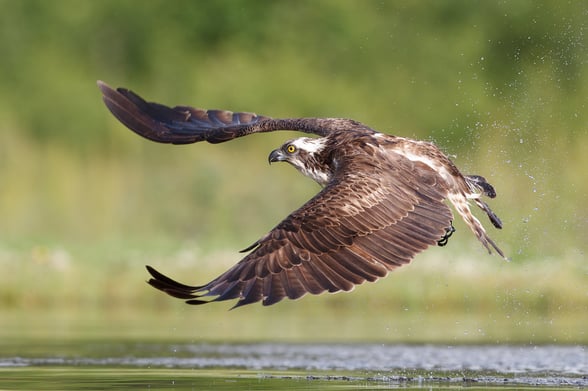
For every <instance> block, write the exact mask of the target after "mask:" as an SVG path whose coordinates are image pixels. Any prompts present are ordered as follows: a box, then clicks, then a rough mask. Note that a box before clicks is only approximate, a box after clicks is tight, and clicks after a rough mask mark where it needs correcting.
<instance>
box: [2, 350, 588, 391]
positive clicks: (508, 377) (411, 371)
mask: <svg viewBox="0 0 588 391" xmlns="http://www.w3.org/2000/svg"><path fill="white" fill-rule="evenodd" d="M0 346H1V347H2V351H1V352H0V388H2V389H29V388H34V389H80V388H84V389H100V388H107V387H119V388H139V389H146V388H149V389H165V388H176V389H179V388H181V389H184V388H186V389H199V390H201V389H212V388H214V389H299V388H304V389H314V388H324V387H328V388H331V389H337V388H339V387H345V388H349V387H353V386H357V387H360V388H362V389H369V388H380V387H384V388H388V387H392V386H395V387H398V386H402V387H403V388H410V387H425V386H426V387H427V388H432V387H448V386H450V385H453V386H455V385H468V386H470V387H471V386H472V385H477V386H481V385H484V387H497V386H501V388H502V387H504V386H512V387H514V386H531V385H543V386H554V387H558V388H562V387H563V388H566V387H586V386H588V352H587V349H586V347H582V346H533V347H526V346H437V345H385V344H283V343H281V344H278V343H258V344H212V343H199V344H193V343H162V342H160V343H141V342H116V341H91V340H90V341H87V340H79V341H68V342H56V341H54V340H53V341H35V343H33V344H31V341H28V342H27V344H26V346H24V345H23V344H19V343H18V342H14V341H13V342H8V341H5V342H2V343H0Z"/></svg>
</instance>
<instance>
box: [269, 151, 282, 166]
mask: <svg viewBox="0 0 588 391" xmlns="http://www.w3.org/2000/svg"><path fill="white" fill-rule="evenodd" d="M267 160H268V161H269V163H270V164H272V163H274V162H281V161H282V160H284V153H283V152H282V150H281V149H274V150H273V151H272V153H270V154H269V156H268V158H267Z"/></svg>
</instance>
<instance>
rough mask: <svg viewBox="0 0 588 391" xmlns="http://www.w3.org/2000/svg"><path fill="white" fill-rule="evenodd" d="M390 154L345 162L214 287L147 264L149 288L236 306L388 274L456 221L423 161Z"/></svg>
mask: <svg viewBox="0 0 588 391" xmlns="http://www.w3.org/2000/svg"><path fill="white" fill-rule="evenodd" d="M390 155H391V154H384V155H382V156H376V157H374V156H369V157H368V156H366V157H365V159H362V158H361V157H358V156H355V157H354V158H353V159H352V160H350V161H349V162H345V163H342V165H341V166H342V167H341V168H340V169H339V170H338V172H337V173H336V174H335V178H334V180H333V181H332V182H331V183H330V184H329V185H327V187H325V188H324V189H323V190H322V191H321V192H320V193H319V194H317V195H316V196H315V197H314V198H312V199H311V200H310V201H308V202H307V203H306V204H305V205H304V206H302V207H301V208H300V209H298V210H296V211H295V212H293V213H292V214H291V215H290V216H288V217H287V218H286V219H285V220H284V221H282V222H281V223H280V224H279V225H278V226H277V227H276V228H274V229H273V230H272V231H270V232H269V233H268V234H267V235H266V236H264V237H263V238H262V239H260V240H259V241H258V242H256V243H255V244H254V245H253V246H251V247H250V248H249V249H247V251H249V250H251V249H252V251H251V252H250V253H249V254H248V255H247V256H246V257H245V258H243V259H242V260H241V261H240V262H239V263H237V264H236V265H235V266H233V267H232V268H231V269H229V270H228V271H227V272H225V273H223V274H222V275H220V276H219V277H217V278H215V279H214V280H212V281H210V282H209V283H207V284H205V285H202V286H188V285H184V284H180V283H178V282H176V281H174V280H172V279H170V278H168V277H166V276H164V275H162V274H161V273H159V272H157V271H156V270H154V269H153V268H151V267H149V266H148V267H147V269H148V270H149V272H150V273H151V275H152V276H153V278H152V279H151V280H149V283H150V284H151V285H152V286H154V287H155V288H157V289H159V290H162V291H164V292H166V293H168V294H169V295H171V296H174V297H178V298H181V299H186V300H187V303H189V304H203V303H208V302H210V301H222V300H230V299H239V301H238V302H237V304H236V305H235V307H238V306H242V305H245V304H250V303H254V302H257V301H262V303H263V304H264V305H271V304H274V303H277V302H279V301H280V300H282V299H284V298H289V299H297V298H299V297H301V296H303V295H304V294H306V293H312V294H319V293H322V292H325V291H328V292H337V291H341V290H343V291H349V290H351V289H353V287H354V286H355V285H357V284H361V283H363V282H364V281H375V280H377V279H378V278H381V277H384V276H386V275H387V273H388V272H389V271H391V270H393V269H395V268H397V267H399V266H402V265H403V264H406V263H408V262H410V261H411V259H412V258H413V257H414V256H415V255H416V254H417V253H419V252H420V251H422V250H424V249H425V248H427V247H428V246H430V245H435V244H436V243H437V241H439V240H440V239H441V238H442V237H443V236H444V235H445V233H446V232H447V231H446V230H447V229H448V228H449V227H451V220H452V214H451V211H450V210H449V208H448V206H447V205H446V204H445V202H444V199H445V197H446V195H447V189H446V187H445V185H444V183H445V182H443V181H442V180H441V179H440V178H439V177H438V175H437V174H436V173H435V172H434V171H433V170H432V169H431V168H430V167H428V166H426V165H425V164H423V163H420V162H412V161H410V160H408V159H406V158H404V157H402V156H400V155H396V154H392V157H390ZM374 162H379V163H378V165H377V166H376V165H374ZM357 173H359V174H357ZM206 297H213V298H211V299H210V300H209V301H207V300H206Z"/></svg>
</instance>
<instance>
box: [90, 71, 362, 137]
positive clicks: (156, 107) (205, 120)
mask: <svg viewBox="0 0 588 391" xmlns="http://www.w3.org/2000/svg"><path fill="white" fill-rule="evenodd" d="M98 87H99V88H100V91H102V99H103V100H104V103H105V104H106V107H108V109H109V110H110V111H111V112H112V114H113V115H114V116H115V117H116V118H117V119H118V120H119V121H120V122H122V123H123V124H124V125H125V126H126V127H128V128H129V129H131V130H132V131H134V132H135V133H137V134H139V135H141V136H143V137H145V138H147V139H149V140H152V141H156V142H160V143H172V144H191V143H196V142H199V141H208V142H209V143H221V142H224V141H229V140H232V139H234V138H237V137H242V136H246V135H248V134H251V133H259V132H272V131H276V130H297V131H301V132H305V133H314V134H317V135H319V136H326V135H327V134H329V133H330V132H332V131H334V130H344V129H355V130H358V129H366V130H367V129H369V128H368V127H367V126H365V125H363V124H360V123H359V122H356V121H353V120H348V119H338V118H291V119H271V118H269V117H265V116H261V115H256V114H254V113H233V112H231V111H226V110H204V109H197V108H193V107H189V106H176V107H173V108H172V107H168V106H164V105H162V104H159V103H153V102H147V101H145V100H144V99H143V98H141V97H140V96H139V95H137V94H135V93H134V92H132V91H129V90H127V89H125V88H117V89H116V90H115V89H113V88H111V87H110V86H108V85H107V84H106V83H104V82H102V81H98Z"/></svg>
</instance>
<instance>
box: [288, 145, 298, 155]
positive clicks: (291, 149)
mask: <svg viewBox="0 0 588 391" xmlns="http://www.w3.org/2000/svg"><path fill="white" fill-rule="evenodd" d="M286 151H287V152H288V153H294V152H296V147H295V146H294V145H292V144H290V145H288V146H287V147H286Z"/></svg>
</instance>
